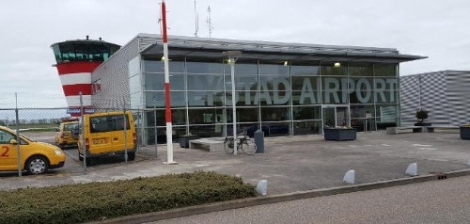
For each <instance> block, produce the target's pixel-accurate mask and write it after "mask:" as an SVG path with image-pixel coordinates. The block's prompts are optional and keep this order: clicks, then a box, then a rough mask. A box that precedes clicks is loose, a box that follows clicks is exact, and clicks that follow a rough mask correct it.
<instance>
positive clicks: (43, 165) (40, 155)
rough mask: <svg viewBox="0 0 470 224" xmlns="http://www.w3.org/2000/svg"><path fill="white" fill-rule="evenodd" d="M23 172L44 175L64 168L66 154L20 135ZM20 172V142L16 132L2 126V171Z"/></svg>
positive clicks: (0, 140) (55, 147) (0, 164)
mask: <svg viewBox="0 0 470 224" xmlns="http://www.w3.org/2000/svg"><path fill="white" fill-rule="evenodd" d="M19 145H20V152H21V154H20V157H21V164H20V165H21V170H26V171H28V173H29V174H42V173H45V172H47V171H48V170H49V169H55V168H60V167H63V166H64V163H65V159H66V157H65V154H64V152H63V151H62V150H61V149H60V148H58V147H57V146H55V145H51V144H48V143H44V142H36V141H33V140H31V139H29V138H27V137H25V136H23V135H20V143H19ZM16 170H18V142H17V135H16V131H14V130H11V129H9V128H7V127H4V126H0V171H16Z"/></svg>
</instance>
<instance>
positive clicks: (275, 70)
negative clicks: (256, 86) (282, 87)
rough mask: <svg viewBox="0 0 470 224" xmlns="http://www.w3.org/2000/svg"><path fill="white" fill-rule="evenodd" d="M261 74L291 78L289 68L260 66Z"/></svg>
mask: <svg viewBox="0 0 470 224" xmlns="http://www.w3.org/2000/svg"><path fill="white" fill-rule="evenodd" d="M259 74H268V75H275V76H276V77H289V66H284V65H274V64H271V65H270V64H260V65H259Z"/></svg>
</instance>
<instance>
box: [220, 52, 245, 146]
mask: <svg viewBox="0 0 470 224" xmlns="http://www.w3.org/2000/svg"><path fill="white" fill-rule="evenodd" d="M241 53H242V52H241V51H226V52H224V54H225V55H226V56H227V57H228V63H229V64H230V78H231V82H232V126H233V127H232V128H233V154H234V155H237V107H236V104H237V102H236V94H235V85H236V83H235V62H236V61H237V59H238V57H240V55H241Z"/></svg>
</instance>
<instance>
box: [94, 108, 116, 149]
mask: <svg viewBox="0 0 470 224" xmlns="http://www.w3.org/2000/svg"><path fill="white" fill-rule="evenodd" d="M88 124H89V126H90V127H89V128H90V136H89V139H88V144H89V145H90V147H89V148H90V153H91V154H100V153H107V152H111V151H113V136H112V135H110V132H111V131H112V130H113V125H112V120H111V119H109V116H108V115H106V114H103V115H100V116H93V115H92V116H90V120H89V123H88Z"/></svg>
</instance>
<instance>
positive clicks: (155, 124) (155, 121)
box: [153, 96, 158, 158]
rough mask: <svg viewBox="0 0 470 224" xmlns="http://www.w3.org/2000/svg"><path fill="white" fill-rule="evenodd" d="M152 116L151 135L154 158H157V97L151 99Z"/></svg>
mask: <svg viewBox="0 0 470 224" xmlns="http://www.w3.org/2000/svg"><path fill="white" fill-rule="evenodd" d="M153 101H154V103H153V115H154V119H153V126H154V127H153V134H154V136H155V155H154V157H155V158H158V150H157V137H158V135H157V96H154V97H153Z"/></svg>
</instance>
